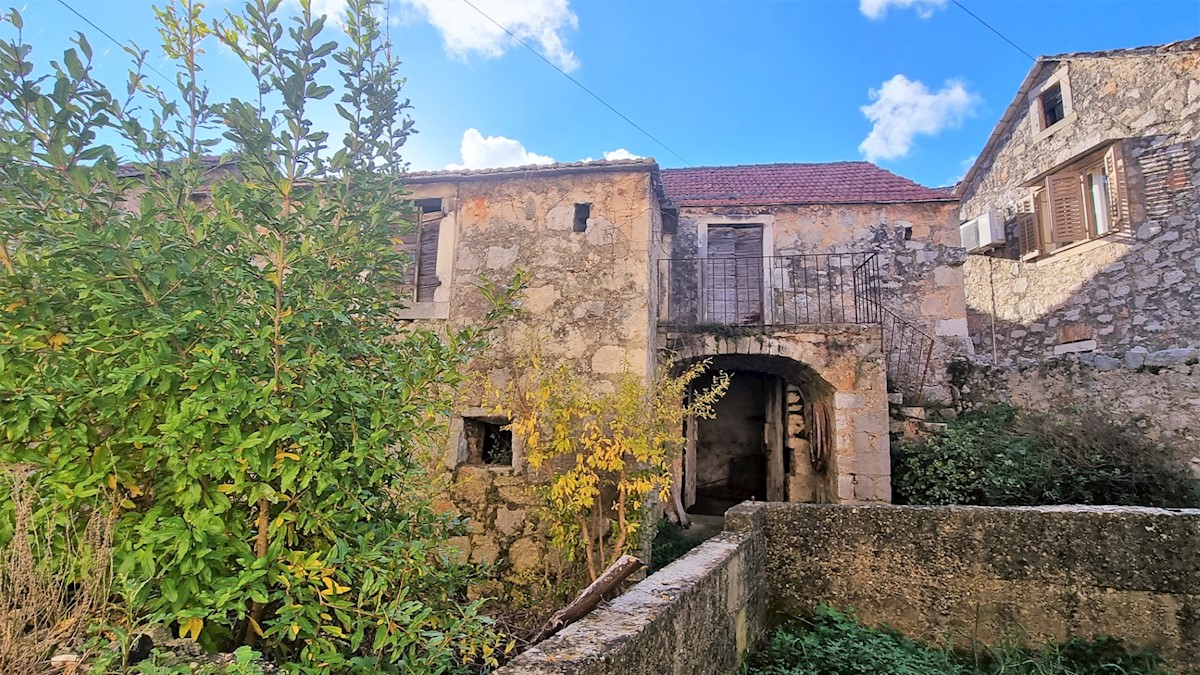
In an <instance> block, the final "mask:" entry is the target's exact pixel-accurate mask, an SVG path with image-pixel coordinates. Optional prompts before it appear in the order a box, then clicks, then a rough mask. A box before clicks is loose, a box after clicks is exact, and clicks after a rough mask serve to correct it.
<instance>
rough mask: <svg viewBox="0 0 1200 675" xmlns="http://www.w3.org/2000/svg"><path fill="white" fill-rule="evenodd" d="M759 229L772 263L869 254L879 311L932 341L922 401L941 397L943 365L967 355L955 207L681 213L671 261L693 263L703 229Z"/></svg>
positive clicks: (787, 208) (740, 209)
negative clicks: (874, 257) (734, 225)
mask: <svg viewBox="0 0 1200 675" xmlns="http://www.w3.org/2000/svg"><path fill="white" fill-rule="evenodd" d="M739 221H741V222H759V221H761V222H763V223H764V226H765V227H766V228H767V229H768V231H769V235H770V238H771V242H770V244H769V245H770V249H771V254H772V255H776V256H789V255H803V254H823V253H850V252H856V251H873V252H877V253H878V254H879V263H880V267H879V270H880V278H881V280H882V297H883V304H884V306H885V307H886V308H887V309H889V310H891V311H893V312H895V313H897V314H898V315H900V317H901V318H903V319H905V320H907V321H911V322H913V323H914V324H915V325H917V326H918V327H920V328H922V329H923V330H925V331H926V332H928V333H929V334H930V335H933V336H936V337H937V338H938V346H937V351H936V354H935V366H934V372H935V373H936V374H937V376H936V377H935V378H934V381H933V383H932V384H933V386H931V387H930V391H929V392H928V393H929V395H930V396H931V397H932V398H934V399H942V398H945V397H946V390H945V388H944V386H939V385H942V384H944V382H943V379H944V372H945V371H944V363H945V361H946V359H948V358H949V357H950V356H952V355H954V354H958V353H964V352H969V351H970V344H969V340H968V339H967V337H966V336H967V320H966V301H965V298H964V295H963V276H962V264H963V258H964V255H963V249H962V248H961V245H960V241H959V234H958V207H957V204H956V203H955V202H954V201H952V200H949V197H948V201H945V202H923V203H898V204H842V205H811V206H765V207H684V208H681V209H680V212H679V225H678V230H677V232H676V234H675V235H674V236H673V237H672V240H671V242H670V246H671V255H672V257H674V258H690V257H697V256H698V255H700V252H699V246H700V239H701V232H700V231H701V228H703V227H704V226H705V225H707V224H709V223H713V224H716V223H721V222H739Z"/></svg>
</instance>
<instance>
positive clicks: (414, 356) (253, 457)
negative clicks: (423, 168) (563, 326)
mask: <svg viewBox="0 0 1200 675" xmlns="http://www.w3.org/2000/svg"><path fill="white" fill-rule="evenodd" d="M280 4H281V3H280V0H250V2H247V3H246V5H245V6H244V8H243V9H242V10H241V12H240V13H236V14H234V13H230V14H227V15H226V16H225V17H223V18H222V19H221V20H219V21H211V22H207V23H206V21H205V19H204V18H203V17H202V11H203V9H204V8H203V6H202V5H201V4H200V3H198V2H190V1H187V0H184V1H182V2H172V3H171V4H170V5H168V6H167V7H166V8H165V9H162V10H156V13H157V16H158V20H159V23H160V35H161V37H162V41H163V45H162V46H163V51H164V52H165V53H166V55H167V56H168V57H169V58H171V59H172V60H173V61H174V62H175V63H176V64H177V65H178V68H177V74H176V78H175V82H174V86H173V87H171V88H170V89H162V88H159V87H157V86H155V85H154V84H153V83H152V82H151V81H150V80H149V79H148V78H147V77H145V76H144V75H143V73H142V65H143V64H144V63H145V60H146V59H147V58H148V54H147V53H146V52H138V51H135V50H131V53H132V54H133V55H134V57H135V62H136V64H137V66H136V67H135V70H134V72H132V73H131V76H130V78H129V82H128V84H127V86H123V87H121V88H120V89H119V91H118V90H114V89H111V88H109V87H107V86H105V84H103V83H102V82H99V81H98V80H97V79H96V77H95V73H94V71H93V69H92V65H91V59H92V49H91V47H90V46H89V44H88V42H87V40H86V38H85V37H84V36H83V35H79V36H78V37H77V38H76V39H75V47H74V48H72V49H69V50H67V51H66V52H65V53H64V54H63V55H62V58H61V59H60V60H57V61H52V62H50V65H49V67H48V68H46V67H44V66H43V67H41V68H39V67H38V66H36V65H35V63H34V61H33V60H32V49H31V47H30V45H29V44H27V43H26V42H25V41H24V39H23V37H22V21H21V17H20V16H19V14H18V13H17V12H15V11H13V12H11V13H10V14H8V15H7V16H6V17H5V24H6V25H5V28H6V29H7V32H8V36H7V37H6V38H5V39H3V40H0V174H2V177H0V274H2V281H0V310H2V311H3V312H2V314H0V463H3V464H8V465H21V466H25V467H28V468H30V469H31V470H32V471H33V475H34V476H35V482H36V484H37V486H38V488H39V490H40V491H41V495H42V499H43V503H44V504H45V508H44V509H43V510H42V514H43V517H46V518H49V517H51V515H50V514H59V515H58V516H57V517H68V518H70V517H81V516H82V514H86V513H88V512H90V511H91V510H93V509H97V508H104V505H106V504H108V503H109V499H110V498H111V495H112V493H116V501H117V503H118V504H119V505H120V509H121V510H120V513H119V514H117V521H116V525H115V528H116V530H115V536H114V542H115V543H114V566H115V578H116V579H117V582H118V583H119V584H123V586H124V588H125V593H126V595H127V597H128V598H129V599H130V602H132V604H133V607H134V610H135V612H136V616H137V617H138V618H139V619H143V620H149V621H161V622H168V623H171V624H172V625H174V626H176V627H177V629H178V631H179V632H180V633H181V634H182V635H185V636H192V637H195V638H197V639H198V640H199V641H200V642H201V643H202V644H204V645H206V646H208V647H213V648H217V647H221V648H228V647H231V646H233V645H237V644H240V643H257V644H259V645H260V646H261V647H262V648H263V649H264V650H265V651H266V652H267V653H268V654H269V655H270V656H271V657H273V658H274V659H276V660H277V661H279V662H281V663H283V664H285V667H286V668H287V669H289V670H293V671H304V672H327V671H336V672H355V671H357V672H381V671H382V672H391V671H403V672H450V671H455V670H459V669H464V668H468V667H470V666H472V665H479V664H487V663H495V662H496V658H497V655H498V651H497V650H498V649H499V647H498V639H497V635H496V634H495V633H494V632H493V630H492V629H491V628H490V626H489V622H488V621H487V620H486V619H485V618H483V617H481V616H480V615H479V614H478V613H477V609H478V606H477V604H476V603H467V602H465V601H464V600H462V598H461V597H460V594H461V591H462V588H463V586H464V583H465V582H466V581H467V578H468V577H467V574H466V572H465V571H464V570H463V569H461V568H459V567H456V566H455V565H453V564H451V562H450V560H451V556H450V555H449V553H450V552H449V551H447V550H446V546H445V544H444V542H445V540H446V538H447V536H448V533H449V532H450V531H451V530H452V529H453V528H454V527H455V526H456V523H454V522H453V521H452V520H450V519H449V518H448V517H445V516H442V515H440V514H439V513H438V512H437V511H436V510H435V509H434V508H432V506H431V503H432V502H431V494H430V490H431V486H432V485H435V484H436V482H435V481H433V480H431V479H430V477H429V476H428V475H427V474H426V473H425V472H424V471H423V469H422V462H421V461H420V457H421V455H422V453H423V452H426V451H428V449H429V448H431V447H433V444H434V443H435V441H436V439H438V437H439V435H440V434H441V433H442V431H443V428H442V426H441V424H440V422H439V421H438V420H439V418H440V417H442V416H443V415H444V414H445V413H448V411H449V405H450V401H451V398H452V395H453V389H454V388H455V386H456V385H458V384H459V383H461V382H462V375H461V374H460V373H461V370H462V366H463V365H464V363H465V361H466V360H467V359H468V358H470V357H471V355H472V354H473V353H475V352H476V350H477V349H479V348H480V347H481V346H482V344H483V341H484V339H485V337H486V333H487V331H488V330H489V328H490V326H492V325H493V324H494V323H495V322H496V321H498V320H500V319H502V318H503V317H504V316H505V315H506V312H507V311H508V310H507V307H508V306H509V301H510V300H511V299H512V295H513V293H515V292H516V287H515V285H513V284H507V285H491V284H487V283H481V292H482V293H484V294H485V295H486V296H487V297H488V298H489V299H490V300H492V301H493V307H494V309H493V310H492V311H491V312H490V314H489V315H488V316H487V317H484V318H483V319H482V320H481V322H480V323H479V324H478V325H475V326H470V327H466V328H463V329H459V330H456V331H450V332H448V333H445V334H435V333H434V332H431V331H429V330H423V329H409V330H406V331H403V332H400V333H399V334H398V331H397V328H396V321H395V318H394V317H395V311H394V310H396V309H397V308H398V307H400V306H401V305H402V303H403V301H404V298H405V296H404V294H403V293H402V292H401V277H402V269H403V266H404V264H405V258H404V256H403V255H402V254H400V253H398V252H397V246H396V244H397V242H398V237H399V236H400V235H401V232H400V231H399V229H398V225H400V222H401V220H403V216H402V214H404V213H405V212H407V211H408V210H409V203H408V202H407V201H406V199H407V198H406V193H405V190H404V188H403V186H402V182H401V174H402V171H403V167H404V165H403V163H402V161H401V157H400V149H401V147H402V146H403V144H404V141H405V139H406V138H407V136H408V135H409V134H410V133H411V131H412V129H411V125H412V122H411V120H410V118H409V117H408V114H407V110H408V108H409V105H408V101H407V100H406V99H405V98H404V97H403V95H402V85H403V79H402V78H401V77H400V76H399V71H398V67H399V63H398V61H397V60H396V59H395V58H394V57H393V56H392V55H391V53H390V50H389V49H388V48H387V46H386V45H385V44H384V41H383V40H382V38H381V34H380V30H379V25H378V23H377V21H376V20H375V19H374V18H373V17H372V14H371V11H370V9H371V7H370V2H369V1H368V0H351V2H350V3H349V7H348V12H347V15H346V18H345V21H344V25H343V26H342V28H343V31H344V33H345V34H344V36H343V35H339V37H342V38H344V39H343V40H342V42H341V44H339V42H337V41H334V40H330V39H327V36H328V35H329V34H330V32H331V31H330V30H328V29H327V28H326V25H325V23H326V22H325V19H324V18H323V17H320V16H316V15H314V14H313V12H312V10H311V7H310V6H309V3H308V2H307V1H306V0H302V2H301V3H300V11H299V12H298V14H297V15H295V16H290V17H282V16H281V15H280ZM215 41H220V43H223V45H224V46H225V47H226V48H228V49H229V50H231V51H232V52H233V53H234V54H236V55H237V56H238V57H239V58H240V59H241V60H242V61H243V62H244V63H245V64H246V66H247V70H248V73H249V78H250V79H251V80H252V86H253V87H254V88H253V89H252V91H254V92H255V94H254V95H253V96H252V98H251V100H240V99H234V100H230V101H226V102H221V103H213V102H210V95H209V91H208V89H207V88H206V87H205V86H204V84H203V80H202V76H203V69H202V62H203V61H202V57H203V54H204V47H205V46H206V45H209V46H210V47H211V46H212V45H214V44H215ZM331 62H332V63H331ZM335 85H338V86H339V87H340V92H341V97H340V100H339V101H336V102H334V109H335V110H336V111H337V114H338V115H340V117H341V118H342V119H343V120H344V121H345V124H346V127H347V131H346V133H345V135H344V137H343V138H342V139H341V141H340V143H337V142H333V141H331V139H330V137H329V135H328V134H327V133H326V132H324V131H320V130H319V129H318V127H317V125H316V124H315V123H314V121H313V116H314V115H313V109H314V106H317V105H325V106H326V107H328V103H329V102H330V101H326V99H330V98H331V96H333V94H334V93H335V91H336V89H335ZM115 92H117V93H115ZM322 101H325V102H324V103H320V102H322ZM221 144H224V145H223V146H221ZM218 146H221V147H225V148H229V149H230V151H229V152H227V153H226V155H225V159H223V160H221V161H219V162H214V161H213V160H212V158H210V157H206V155H205V153H208V152H212V150H213V149H214V148H217V147H218ZM118 148H120V149H121V152H127V153H131V156H132V159H133V163H132V168H131V167H130V165H129V164H125V165H120V164H118ZM0 513H3V512H2V511H0ZM6 520H8V519H6V518H0V523H4V522H5V521H6ZM0 527H2V526H0ZM5 536H11V535H6V534H5V532H3V531H0V543H2V541H3V539H4V537H5Z"/></svg>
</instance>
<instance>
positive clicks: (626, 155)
mask: <svg viewBox="0 0 1200 675" xmlns="http://www.w3.org/2000/svg"><path fill="white" fill-rule="evenodd" d="M641 158H642V156H641V155H635V154H633V153H632V152H630V151H628V150H626V149H625V148H617V149H616V150H610V151H608V152H606V153H604V159H607V160H608V161H610V162H611V161H613V160H617V159H641Z"/></svg>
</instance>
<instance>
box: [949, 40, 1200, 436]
mask: <svg viewBox="0 0 1200 675" xmlns="http://www.w3.org/2000/svg"><path fill="white" fill-rule="evenodd" d="M1055 83H1057V84H1058V86H1060V87H1061V90H1062V92H1063V96H1064V98H1065V99H1066V103H1065V105H1066V110H1067V113H1066V116H1065V118H1063V119H1062V120H1061V121H1060V122H1058V123H1057V124H1053V125H1051V126H1050V127H1049V128H1045V129H1040V128H1039V127H1040V126H1041V124H1040V123H1039V118H1038V115H1039V108H1038V105H1039V103H1038V98H1037V92H1038V91H1039V90H1045V88H1046V86H1047V85H1050V86H1053V85H1054V84H1055ZM1043 123H1044V122H1043ZM1107 148H1111V149H1112V150H1111V152H1112V153H1113V157H1115V158H1121V159H1122V160H1123V161H1122V164H1123V166H1122V167H1121V168H1120V172H1119V173H1114V172H1112V171H1111V169H1113V168H1114V167H1111V166H1110V167H1106V169H1105V174H1106V180H1108V181H1109V188H1110V194H1111V193H1112V190H1113V189H1114V188H1113V186H1114V185H1115V184H1116V183H1117V178H1118V176H1119V175H1120V173H1123V174H1124V181H1123V183H1122V186H1123V187H1124V188H1125V192H1124V193H1119V192H1118V193H1115V194H1118V195H1123V196H1125V197H1126V198H1127V204H1126V210H1127V217H1126V218H1124V219H1123V221H1124V222H1119V224H1120V226H1119V227H1115V228H1113V231H1111V232H1108V233H1106V234H1104V233H1101V234H1099V235H1098V234H1097V233H1095V232H1093V234H1092V236H1091V237H1090V238H1088V239H1087V240H1086V241H1081V242H1076V243H1072V244H1070V245H1066V246H1063V247H1061V248H1058V249H1057V250H1053V251H1050V252H1049V253H1047V252H1045V251H1042V252H1040V253H1039V254H1038V255H1032V256H1031V255H1028V254H1026V255H1022V250H1023V247H1022V246H1021V245H1019V244H1020V237H1019V236H1018V232H1017V230H1018V229H1019V227H1018V220H1019V218H1018V213H1017V209H1018V206H1019V205H1020V203H1021V200H1022V199H1025V198H1028V196H1029V195H1030V193H1031V189H1032V188H1031V186H1032V185H1034V184H1035V183H1038V184H1039V185H1040V182H1041V181H1042V180H1043V179H1044V178H1045V177H1046V176H1051V177H1053V176H1054V175H1055V174H1056V172H1059V171H1060V169H1061V168H1062V167H1065V166H1070V165H1072V164H1073V163H1076V162H1077V161H1078V160H1079V159H1080V158H1085V157H1088V156H1089V154H1091V155H1092V156H1096V155H1095V153H1098V152H1108V151H1107V150H1106V149H1107ZM1110 173H1111V174H1113V175H1111V176H1110V175H1109V174H1110ZM958 193H959V194H960V196H961V198H962V212H961V217H962V219H963V220H964V221H965V220H967V219H971V218H975V217H978V216H981V215H982V214H985V213H987V212H989V211H994V212H996V213H998V214H1000V215H1001V217H1002V218H1003V219H1004V220H1005V222H1006V225H1007V230H1006V234H1007V240H1006V242H1005V244H1004V245H1003V246H1000V247H999V248H997V249H995V250H992V251H990V252H987V253H985V254H982V255H969V256H968V258H967V262H966V264H965V265H964V272H965V274H964V277H965V283H966V298H967V309H968V320H969V324H970V332H971V338H972V340H973V341H974V344H975V348H976V352H977V354H979V355H981V356H984V357H988V360H989V361H991V362H992V363H994V364H997V365H1002V366H1007V367H1011V368H1014V370H1013V371H1012V377H1011V382H1012V384H1013V386H1012V387H1011V388H1009V393H1010V394H1011V397H1012V398H1011V400H1012V401H1013V402H1014V403H1017V404H1019V405H1027V406H1031V407H1043V406H1045V405H1047V404H1049V405H1050V406H1054V404H1055V401H1053V400H1047V399H1048V398H1049V397H1048V396H1046V395H1044V392H1046V391H1059V390H1061V389H1062V387H1060V386H1058V384H1057V383H1058V380H1056V379H1054V378H1049V379H1045V378H1043V379H1042V380H1041V384H1036V385H1035V384H1030V385H1028V386H1026V385H1024V384H1022V383H1023V382H1024V381H1026V380H1030V379H1031V378H1035V377H1038V376H1036V373H1038V372H1041V371H1042V370H1044V369H1040V368H1033V366H1035V365H1037V364H1043V363H1065V364H1066V366H1067V369H1068V370H1071V369H1073V372H1075V373H1077V376H1073V377H1071V378H1067V379H1068V380H1069V381H1070V382H1071V385H1070V386H1071V387H1076V386H1077V387H1079V388H1080V389H1079V390H1078V391H1074V392H1072V393H1071V395H1070V397H1069V398H1070V399H1073V400H1074V401H1075V402H1077V403H1083V404H1088V405H1094V406H1095V407H1097V408H1098V409H1100V410H1112V411H1113V412H1114V414H1119V413H1120V411H1127V412H1130V413H1134V414H1136V411H1138V410H1141V411H1144V412H1145V413H1146V414H1148V415H1150V420H1149V424H1150V425H1151V427H1154V426H1155V425H1157V424H1158V421H1157V420H1158V418H1164V423H1165V424H1166V425H1167V426H1168V427H1169V428H1170V429H1169V431H1167V430H1164V432H1165V434H1164V438H1176V439H1178V438H1184V439H1194V438H1195V436H1196V435H1197V433H1198V432H1200V423H1197V422H1193V423H1192V425H1191V427H1190V429H1187V428H1183V427H1182V426H1180V425H1177V424H1176V423H1174V422H1168V421H1165V418H1166V417H1173V416H1174V415H1175V413H1176V412H1179V411H1181V410H1195V406H1194V405H1193V402H1192V400H1191V399H1192V398H1194V396H1193V397H1191V398H1189V397H1188V395H1187V394H1186V393H1185V392H1186V391H1188V390H1192V389H1195V388H1196V385H1195V382H1194V381H1193V380H1191V379H1190V378H1192V377H1194V375H1192V374H1190V372H1191V370H1192V369H1190V368H1186V369H1185V370H1188V371H1189V374H1183V373H1177V372H1174V371H1172V374H1171V375H1170V377H1172V378H1175V379H1180V378H1182V379H1181V384H1182V385H1183V387H1182V389H1179V388H1174V387H1163V386H1160V385H1161V382H1160V381H1159V380H1156V379H1155V378H1154V377H1149V376H1148V375H1147V373H1146V368H1151V369H1157V368H1162V367H1174V366H1179V365H1184V366H1186V365H1187V364H1189V363H1190V362H1194V361H1195V360H1196V356H1197V354H1196V353H1195V348H1197V347H1200V40H1191V41H1188V42H1184V43H1175V44H1171V45H1164V46H1162V47H1152V48H1139V49H1131V50H1118V51H1114V52H1102V53H1088V54H1065V55H1061V56H1056V57H1046V58H1043V59H1042V60H1040V61H1039V63H1038V64H1037V65H1035V66H1034V68H1033V70H1032V71H1031V72H1030V74H1029V77H1028V78H1027V79H1026V82H1025V84H1024V85H1022V87H1021V89H1020V91H1019V92H1018V94H1017V97H1016V100H1015V101H1014V102H1013V104H1012V106H1010V108H1009V111H1008V112H1007V113H1006V114H1005V116H1004V118H1003V119H1002V120H1001V122H1000V124H999V125H998V126H997V128H996V130H995V132H994V133H993V136H992V138H991V139H990V140H989V142H988V146H987V147H986V148H985V149H984V151H983V152H982V153H980V156H979V158H978V160H976V164H975V166H974V167H973V168H972V170H971V171H970V172H968V174H967V176H966V178H965V179H964V181H963V183H961V184H960V185H959V188H958ZM1085 201H1086V200H1085ZM1047 208H1053V207H1047ZM1088 208H1091V207H1090V206H1088ZM1043 215H1044V214H1043ZM1039 217H1041V216H1039ZM1088 217H1089V218H1090V217H1091V216H1090V215H1089V216H1088ZM1029 222H1034V223H1036V222H1038V221H1037V220H1036V219H1034V220H1032V221H1029ZM1044 235H1045V232H1043V236H1044ZM1024 248H1026V250H1027V247H1024ZM1071 354H1075V355H1077V356H1075V357H1071V356H1069V355H1071ZM1058 370H1061V369H1058ZM1056 372H1057V371H1056ZM1150 375H1153V373H1150ZM1001 379H1005V380H1008V379H1010V378H1009V377H1008V376H1002V377H1001ZM1059 379H1062V378H1059ZM1120 399H1129V400H1131V401H1138V402H1140V403H1137V404H1126V403H1122V402H1121V400H1120ZM1191 417H1192V419H1193V420H1197V419H1200V416H1197V415H1194V414H1193V415H1192V416H1191ZM1155 433H1156V432H1155ZM1190 442H1191V447H1193V448H1194V447H1195V444H1194V441H1190ZM1193 452H1194V451H1193ZM1187 453H1189V451H1188V450H1186V449H1183V450H1181V454H1187Z"/></svg>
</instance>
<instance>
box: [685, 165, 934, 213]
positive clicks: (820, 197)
mask: <svg viewBox="0 0 1200 675" xmlns="http://www.w3.org/2000/svg"><path fill="white" fill-rule="evenodd" d="M662 182H663V188H664V190H665V191H666V194H667V198H668V199H669V200H671V201H672V202H673V203H674V204H675V205H676V206H753V205H767V204H884V203H894V202H942V201H955V198H954V197H953V195H950V194H948V193H947V192H945V191H943V190H937V189H934V188H927V187H925V186H923V185H918V184H917V183H914V182H912V181H911V180H909V179H907V178H903V177H901V176H897V175H896V174H894V173H892V172H890V171H886V170H884V169H881V168H879V167H877V166H875V165H874V164H871V163H870V162H833V163H829V164H751V165H743V166H706V167H695V168H689V169H663V170H662Z"/></svg>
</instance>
